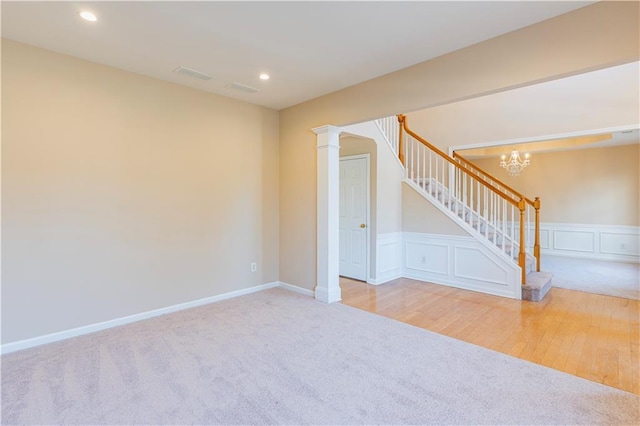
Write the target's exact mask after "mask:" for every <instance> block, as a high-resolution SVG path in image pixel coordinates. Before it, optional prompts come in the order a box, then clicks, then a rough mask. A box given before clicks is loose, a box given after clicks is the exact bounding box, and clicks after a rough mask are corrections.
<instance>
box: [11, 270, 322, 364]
mask: <svg viewBox="0 0 640 426" xmlns="http://www.w3.org/2000/svg"><path fill="white" fill-rule="evenodd" d="M274 287H283V288H286V289H288V290H293V291H297V292H303V294H306V293H304V291H310V290H305V289H300V288H299V287H294V286H292V285H290V284H285V283H281V282H279V281H274V282H271V283H266V284H261V285H257V286H253V287H249V288H244V289H242V290H236V291H231V292H229V293H224V294H219V295H217V296H211V297H205V298H203V299H198V300H193V301H191V302H185V303H179V304H177V305H172V306H167V307H165V308H160V309H154V310H152V311H147V312H141V313H139V314H133V315H129V316H126V317H122V318H115V319H112V320H108V321H103V322H99V323H95V324H90V325H85V326H82V327H77V328H72V329H70V330H64V331H59V332H56V333H51V334H46V335H44V336H38V337H33V338H31V339H25V340H19V341H17V342H11V343H6V344H4V345H2V346H0V354H7V353H11V352H15V351H19V350H22V349H27V348H31V347H34V346H40V345H44V344H47V343H53V342H57V341H60V340H65V339H69V338H71V337H77V336H82V335H85V334H89V333H95V332H96V331H101V330H106V329H108V328H113V327H118V326H120V325H125V324H130V323H132V322H137V321H141V320H145V319H148V318H153V317H157V316H160V315H165V314H170V313H172V312H178V311H182V310H184V309H190V308H195V307H197V306H202V305H207V304H209V303H214V302H219V301H222V300H226V299H232V298H234V297H238V296H244V295H246V294H251V293H256V292H258V291H262V290H267V289H270V288H274ZM299 290H301V291H299ZM311 294H313V292H311Z"/></svg>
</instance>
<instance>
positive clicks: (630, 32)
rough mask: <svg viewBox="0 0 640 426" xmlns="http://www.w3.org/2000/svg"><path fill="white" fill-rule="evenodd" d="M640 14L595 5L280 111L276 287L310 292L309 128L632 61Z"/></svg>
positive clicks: (312, 195) (312, 187)
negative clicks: (282, 285)
mask: <svg viewBox="0 0 640 426" xmlns="http://www.w3.org/2000/svg"><path fill="white" fill-rule="evenodd" d="M638 6H639V5H638V3H636V2H599V3H596V4H594V5H591V6H588V7H585V8H582V9H578V10H576V11H574V12H571V13H567V14H565V15H561V16H559V17H556V18H554V19H550V20H547V21H544V22H541V23H539V24H535V25H531V26H529V27H526V28H524V29H522V30H519V31H514V32H511V33H509V34H505V35H503V36H500V37H497V38H494V39H491V40H488V41H486V42H483V43H479V44H476V45H474V46H470V47H468V48H465V49H461V50H459V51H457V52H453V53H450V54H448V55H444V56H441V57H439V58H435V59H433V60H430V61H427V62H423V63H421V64H418V65H415V66H413V67H409V68H406V69H403V70H400V71H397V72H394V73H390V74H387V75H385V76H383V77H379V78H376V79H372V80H370V81H367V82H365V83H362V84H358V85H356V86H352V87H349V88H347V89H344V90H341V91H338V92H335V93H332V94H329V95H326V96H323V97H320V98H317V99H314V100H311V101H308V102H305V103H302V104H300V105H297V106H294V107H291V108H288V109H285V110H283V111H281V113H280V165H281V167H280V279H281V280H282V281H285V282H289V283H291V284H295V285H298V286H301V287H304V288H308V289H312V288H313V287H314V286H315V281H316V247H315V246H316V227H314V226H309V223H314V221H315V218H316V147H315V140H316V138H315V135H314V134H313V133H312V132H311V130H310V129H312V128H314V127H317V126H321V125H324V124H335V125H347V124H352V123H357V122H362V121H367V120H371V119H374V118H377V117H383V116H388V115H392V114H396V113H401V112H408V111H415V110H419V109H422V108H428V107H434V106H437V105H444V104H448V103H452V102H455V101H459V100H463V99H469V98H473V97H478V96H481V95H486V94H489V93H495V92H500V91H505V90H508V89H513V88H516V87H522V86H526V85H530V84H534V83H539V82H542V81H548V80H554V79H557V78H560V77H565V76H570V75H576V74H580V73H584V72H587V71H592V70H596V69H601V68H606V67H610V66H614V65H619V64H623V63H628V62H633V61H637V60H638V59H639V52H640V46H639V40H638V30H639V26H638V12H639V9H638ZM330 62H331V61H330V58H327V64H326V65H325V66H330Z"/></svg>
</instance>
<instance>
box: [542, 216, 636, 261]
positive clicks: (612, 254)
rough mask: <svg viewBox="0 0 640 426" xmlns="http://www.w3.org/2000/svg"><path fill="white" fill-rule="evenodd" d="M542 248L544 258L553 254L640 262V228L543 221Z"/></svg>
mask: <svg viewBox="0 0 640 426" xmlns="http://www.w3.org/2000/svg"><path fill="white" fill-rule="evenodd" d="M545 235H546V236H545ZM545 238H546V241H545ZM545 243H546V244H545ZM540 248H541V252H542V255H543V257H542V258H543V259H544V255H545V254H551V255H555V256H567V257H580V258H588V259H594V260H611V261H618V262H633V263H640V227H638V226H616V225H585V224H574V223H549V222H543V223H541V224H540ZM543 263H544V260H543Z"/></svg>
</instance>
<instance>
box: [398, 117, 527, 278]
mask: <svg viewBox="0 0 640 426" xmlns="http://www.w3.org/2000/svg"><path fill="white" fill-rule="evenodd" d="M398 123H399V124H400V125H399V129H398V136H399V137H398V142H399V157H400V161H401V162H402V164H403V165H404V166H405V174H406V178H407V179H408V180H409V181H410V182H412V183H413V184H415V185H417V186H419V187H420V188H422V189H423V190H424V191H426V192H427V193H428V194H430V196H431V197H432V198H433V199H434V200H436V201H437V202H438V203H440V204H442V205H443V206H445V207H446V208H447V209H448V210H450V211H451V212H452V213H454V214H456V215H457V216H458V217H460V218H461V219H462V220H464V221H465V222H466V223H467V224H469V225H470V226H471V227H472V228H473V229H474V230H475V231H476V232H478V233H480V234H482V235H484V237H485V239H486V240H487V241H490V242H491V243H492V244H493V245H494V246H495V247H496V248H498V249H499V250H501V251H502V252H503V253H505V254H506V255H508V256H509V257H511V258H512V259H514V260H516V259H517V262H518V265H519V266H520V268H521V270H522V284H523V285H524V284H526V274H527V271H526V259H527V255H526V245H527V244H526V237H525V210H526V206H527V201H526V200H525V197H522V196H521V197H518V196H517V195H516V194H515V193H512V194H507V193H506V192H505V191H503V190H500V189H498V188H496V187H495V186H494V184H492V183H490V181H489V180H488V179H486V178H483V177H481V175H480V174H479V173H474V172H472V171H470V170H469V168H467V167H464V166H463V165H462V164H461V163H460V162H458V161H456V160H454V159H452V158H451V157H450V156H448V155H447V154H445V153H444V152H442V151H441V150H440V149H438V148H437V147H435V146H434V145H432V144H431V143H429V142H428V141H426V140H425V139H423V138H422V137H420V136H419V135H417V134H416V133H414V132H413V131H412V130H411V129H409V128H408V126H407V120H406V117H405V116H404V115H398ZM516 223H517V224H518V225H519V226H518V228H519V229H518V231H519V232H518V234H519V236H518V237H516Z"/></svg>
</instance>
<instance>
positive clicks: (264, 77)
mask: <svg viewBox="0 0 640 426" xmlns="http://www.w3.org/2000/svg"><path fill="white" fill-rule="evenodd" d="M260 80H269V74H266V73H262V74H260Z"/></svg>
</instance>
